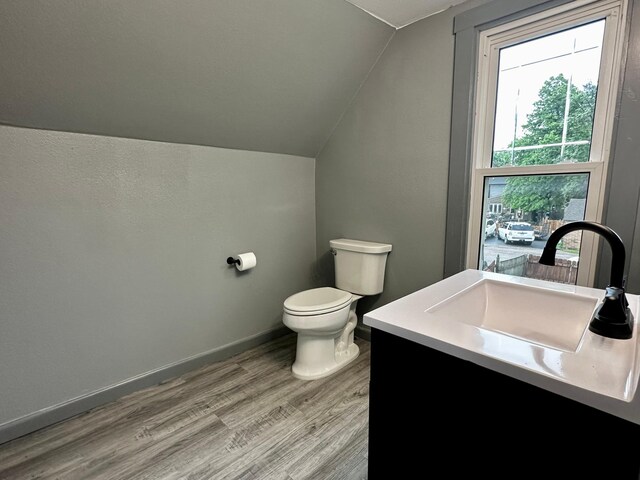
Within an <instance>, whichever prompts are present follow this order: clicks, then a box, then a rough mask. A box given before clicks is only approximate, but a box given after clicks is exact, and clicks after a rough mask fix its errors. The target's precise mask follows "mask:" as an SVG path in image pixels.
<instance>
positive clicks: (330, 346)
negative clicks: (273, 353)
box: [282, 238, 391, 380]
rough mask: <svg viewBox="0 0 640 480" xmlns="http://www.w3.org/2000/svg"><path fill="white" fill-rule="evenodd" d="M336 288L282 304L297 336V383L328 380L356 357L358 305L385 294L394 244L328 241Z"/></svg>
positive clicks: (298, 296) (285, 319) (297, 296)
mask: <svg viewBox="0 0 640 480" xmlns="http://www.w3.org/2000/svg"><path fill="white" fill-rule="evenodd" d="M329 245H330V247H331V253H332V254H333V256H334V263H335V279H336V288H334V287H321V288H313V289H310V290H304V291H302V292H299V293H295V294H293V295H291V296H290V297H288V298H287V299H286V300H285V301H284V313H283V315H282V321H283V323H284V324H285V325H286V326H287V327H289V328H290V329H291V330H293V331H294V332H296V333H297V334H298V343H297V346H296V358H295V361H294V362H293V365H292V366H291V371H292V373H293V375H294V376H295V377H296V378H299V379H302V380H314V379H316V378H322V377H326V376H327V375H331V374H332V373H334V372H336V371H338V370H340V369H341V368H343V367H345V366H347V365H348V364H349V363H351V362H352V361H353V360H355V359H356V358H357V357H358V354H359V353H360V349H359V348H358V346H357V345H356V344H355V343H354V336H353V331H354V330H355V328H356V325H357V323H358V316H357V315H356V305H357V304H358V300H360V299H361V298H362V297H363V296H365V295H376V294H378V293H380V292H382V287H383V283H384V272H385V264H386V260H387V255H388V253H389V252H390V251H391V245H389V244H386V243H374V242H367V241H363V240H350V239H346V238H341V239H338V240H331V241H330V242H329Z"/></svg>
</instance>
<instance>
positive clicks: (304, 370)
mask: <svg viewBox="0 0 640 480" xmlns="http://www.w3.org/2000/svg"><path fill="white" fill-rule="evenodd" d="M305 337H306V338H305ZM339 340H340V338H339V337H338V338H335V339H334V338H331V339H328V340H327V339H321V338H318V337H313V336H306V335H300V334H298V345H297V348H296V360H295V362H293V365H292V366H291V373H293V376H294V377H296V378H298V379H300V380H316V379H318V378H323V377H327V376H329V375H331V374H333V373H335V372H337V371H338V370H340V369H341V368H344V367H346V366H347V365H349V364H350V363H351V362H353V361H354V360H355V359H356V358H358V355H359V354H360V348H358V345H356V344H355V343H352V344H351V345H349V346H348V347H347V348H346V349H345V350H343V351H341V352H336V348H335V343H336V342H337V341H339ZM314 341H315V342H314ZM318 341H320V342H325V343H329V345H328V346H329V347H331V351H330V352H328V354H327V352H325V354H324V355H322V353H320V352H322V350H323V345H319V344H318ZM312 342H313V343H315V345H312ZM301 343H302V348H301ZM326 347H327V346H324V349H326ZM307 355H310V356H311V357H312V358H313V361H312V362H306V361H305V360H306V358H305V357H307ZM322 357H323V359H324V360H325V361H319V358H322Z"/></svg>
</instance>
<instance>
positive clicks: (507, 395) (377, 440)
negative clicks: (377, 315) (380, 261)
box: [369, 328, 640, 480]
mask: <svg viewBox="0 0 640 480" xmlns="http://www.w3.org/2000/svg"><path fill="white" fill-rule="evenodd" d="M639 472H640V426H639V425H637V424H635V423H631V422H629V421H626V420H623V419H621V418H619V417H616V416H613V415H611V414H608V413H605V412H602V411H600V410H597V409H595V408H593V407H590V406H587V405H585V404H582V403H579V402H576V401H574V400H570V399H568V398H566V397H563V396H560V395H557V394H555V393H552V392H549V391H547V390H544V389H542V388H540V387H537V386H533V385H530V384H528V383H525V382H523V381H520V380H517V379H514V378H512V377H509V376H506V375H504V374H501V373H497V372H495V371H493V370H489V369H487V368H485V367H482V366H479V365H477V364H475V363H472V362H470V361H466V360H462V359H460V358H457V357H454V356H452V355H449V354H446V353H442V352H440V351H438V350H435V349H432V348H429V347H426V346H423V345H421V344H418V343H415V342H413V341H410V340H406V339H404V338H401V337H398V336H395V335H392V334H389V333H387V332H384V331H382V330H379V329H376V328H372V331H371V389H370V408H369V479H374V480H375V479H378V478H380V479H423V478H424V479H429V478H432V479H440V478H444V479H449V478H451V479H476V478H478V479H503V478H504V479H510V480H518V479H526V478H536V479H611V480H618V479H621V480H622V479H638V478H640V474H639Z"/></svg>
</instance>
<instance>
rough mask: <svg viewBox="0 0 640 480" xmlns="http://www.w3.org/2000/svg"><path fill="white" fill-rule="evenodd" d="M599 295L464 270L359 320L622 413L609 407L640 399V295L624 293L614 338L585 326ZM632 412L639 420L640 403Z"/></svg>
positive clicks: (601, 293) (593, 291) (595, 291)
mask: <svg viewBox="0 0 640 480" xmlns="http://www.w3.org/2000/svg"><path fill="white" fill-rule="evenodd" d="M604 293H605V292H604V290H599V289H595V288H586V287H580V286H575V285H561V284H557V283H552V282H546V281H542V280H533V279H528V278H521V277H513V276H510V275H501V274H497V273H491V272H481V271H479V270H472V269H469V270H465V271H463V272H460V273H458V274H456V275H453V276H451V277H448V278H445V279H444V280H441V281H439V282H437V283H435V284H433V285H430V286H428V287H426V288H423V289H421V290H418V291H417V292H414V293H412V294H410V295H407V296H405V297H402V298H400V299H398V300H395V301H393V302H391V303H388V304H387V305H384V306H382V307H380V308H377V309H375V310H373V311H371V312H369V313H366V314H365V315H364V323H365V325H369V326H371V327H373V328H377V329H379V330H382V331H385V332H387V333H391V334H394V335H398V336H400V337H403V338H406V339H407V340H412V341H415V342H417V343H421V344H423V345H426V346H428V347H431V348H434V349H436V350H440V351H442V352H445V353H448V354H450V355H454V356H457V357H459V358H462V359H465V360H469V361H472V362H474V363H477V364H479V365H483V366H485V367H487V368H490V369H493V370H495V371H498V372H501V373H505V374H507V375H511V376H513V377H516V378H519V379H521V380H524V381H527V382H529V383H533V384H534V385H538V386H541V387H542V388H546V389H551V390H552V391H555V392H556V393H560V394H562V395H566V396H570V397H571V398H579V399H581V400H584V395H585V392H586V393H588V394H589V395H591V394H597V395H596V396H594V397H589V398H590V399H591V400H589V401H590V402H592V404H593V405H596V406H602V403H603V401H602V396H605V397H609V398H611V399H613V402H614V403H611V404H610V406H611V410H610V411H611V412H612V413H615V414H620V411H621V410H620V409H621V407H620V404H619V403H615V402H619V401H622V402H631V401H632V400H633V399H634V396H635V397H640V395H635V394H636V389H637V386H638V377H639V373H640V349H639V348H638V325H637V324H638V312H639V311H640V297H639V296H638V295H630V294H627V299H628V300H629V309H630V311H631V315H632V317H633V336H632V338H630V339H628V340H617V339H612V338H606V337H603V336H601V335H597V334H595V333H593V332H591V331H590V330H589V328H588V326H589V322H590V321H591V317H592V315H593V312H594V310H595V309H596V307H597V306H598V305H599V304H600V302H601V301H602V300H603V298H604ZM549 379H554V380H557V382H556V383H553V382H552V383H549ZM559 385H560V386H559ZM576 387H578V388H579V389H580V390H576ZM634 408H635V407H634ZM633 415H634V416H636V415H637V417H638V423H640V398H638V411H637V414H636V412H635V410H634V413H633ZM634 418H635V417H634Z"/></svg>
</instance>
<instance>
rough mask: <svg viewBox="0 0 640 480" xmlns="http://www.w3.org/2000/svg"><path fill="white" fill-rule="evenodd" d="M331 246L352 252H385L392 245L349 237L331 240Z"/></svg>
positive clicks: (388, 250) (389, 249)
mask: <svg viewBox="0 0 640 480" xmlns="http://www.w3.org/2000/svg"><path fill="white" fill-rule="evenodd" d="M329 246H331V248H335V249H338V250H349V251H350V252H361V253H385V252H390V251H391V245H390V244H388V243H376V242H366V241H364V240H351V239H349V238H338V239H336V240H329Z"/></svg>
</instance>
